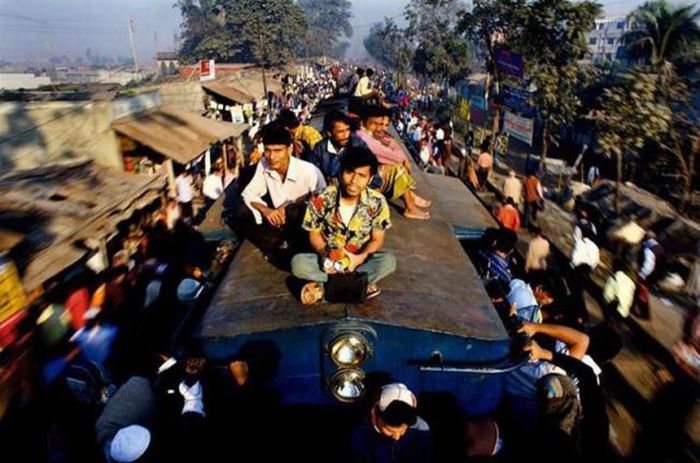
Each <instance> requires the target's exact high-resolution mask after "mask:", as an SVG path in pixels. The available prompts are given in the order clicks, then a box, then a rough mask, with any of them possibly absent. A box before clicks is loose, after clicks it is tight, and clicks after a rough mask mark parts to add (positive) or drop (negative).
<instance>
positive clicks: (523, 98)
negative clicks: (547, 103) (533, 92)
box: [503, 86, 535, 117]
mask: <svg viewBox="0 0 700 463" xmlns="http://www.w3.org/2000/svg"><path fill="white" fill-rule="evenodd" d="M503 104H504V106H506V107H508V108H510V109H512V110H513V111H514V112H516V113H518V114H520V115H521V116H523V117H534V115H535V108H533V107H532V106H531V105H530V93H529V92H527V91H525V90H522V89H519V88H513V87H508V86H504V87H503Z"/></svg>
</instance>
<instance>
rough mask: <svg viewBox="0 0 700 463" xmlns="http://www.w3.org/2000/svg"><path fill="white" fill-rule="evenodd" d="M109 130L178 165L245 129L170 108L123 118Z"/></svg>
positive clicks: (241, 125) (189, 160)
mask: <svg viewBox="0 0 700 463" xmlns="http://www.w3.org/2000/svg"><path fill="white" fill-rule="evenodd" d="M112 127H113V128H114V130H115V131H117V132H118V133H120V134H123V135H126V136H127V137H129V138H132V139H134V140H136V141H137V142H139V143H141V144H142V145H145V146H147V147H149V148H151V149H152V150H154V151H157V152H158V153H161V154H162V155H164V156H167V157H169V158H171V159H172V160H174V161H176V162H178V163H180V164H187V163H189V162H191V161H193V160H194V159H195V158H197V157H198V156H199V155H201V154H202V153H203V152H204V151H206V150H207V148H209V147H210V146H211V145H213V144H214V143H217V142H221V141H224V140H226V139H228V138H232V137H240V136H241V135H242V134H243V132H245V131H246V130H247V129H248V126H247V125H245V124H232V123H230V122H221V121H216V120H213V119H208V118H206V117H202V116H200V115H199V114H195V113H191V112H187V111H182V110H180V109H177V108H172V107H163V108H158V109H156V110H154V111H150V112H147V113H142V114H136V115H132V116H127V117H123V118H120V119H117V120H116V121H114V122H113V123H112Z"/></svg>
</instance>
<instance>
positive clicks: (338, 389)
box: [330, 369, 365, 402]
mask: <svg viewBox="0 0 700 463" xmlns="http://www.w3.org/2000/svg"><path fill="white" fill-rule="evenodd" d="M330 390H331V393H332V394H333V397H335V398H336V399H338V400H339V401H341V402H355V401H356V400H358V399H359V398H360V397H362V394H364V392H365V374H364V373H363V372H362V371H361V370H357V369H343V370H338V371H337V372H336V373H335V374H334V375H333V376H332V377H331V379H330Z"/></svg>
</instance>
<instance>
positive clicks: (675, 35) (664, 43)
mask: <svg viewBox="0 0 700 463" xmlns="http://www.w3.org/2000/svg"><path fill="white" fill-rule="evenodd" d="M630 19H631V20H632V25H633V28H632V30H631V31H629V32H627V33H626V34H625V35H624V43H626V44H627V50H628V51H629V52H630V54H631V55H632V56H633V57H638V58H643V59H646V60H648V62H649V65H650V66H651V67H652V69H654V70H656V71H658V70H659V69H660V67H661V65H662V64H663V63H664V62H671V63H673V64H674V65H676V66H678V65H683V64H687V63H689V62H694V61H697V58H698V57H700V52H699V51H700V26H698V23H697V21H698V19H700V10H696V9H695V4H692V5H679V6H674V5H671V4H670V3H668V2H667V1H666V0H652V1H648V2H647V3H645V4H644V5H642V6H640V7H639V8H637V9H636V10H635V11H633V12H632V13H631V15H630Z"/></svg>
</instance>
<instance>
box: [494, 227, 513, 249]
mask: <svg viewBox="0 0 700 463" xmlns="http://www.w3.org/2000/svg"><path fill="white" fill-rule="evenodd" d="M494 235H495V240H496V242H495V244H494V250H495V251H500V252H505V253H509V252H511V251H512V250H513V249H515V245H516V244H517V242H518V235H517V234H516V233H515V232H514V231H513V230H508V229H507V228H501V229H498V230H497V231H496V232H494Z"/></svg>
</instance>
